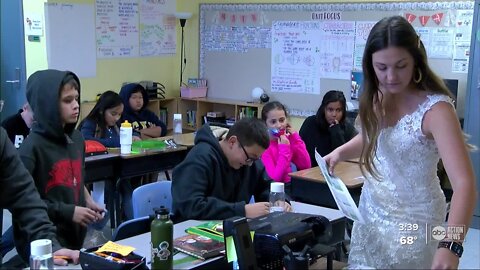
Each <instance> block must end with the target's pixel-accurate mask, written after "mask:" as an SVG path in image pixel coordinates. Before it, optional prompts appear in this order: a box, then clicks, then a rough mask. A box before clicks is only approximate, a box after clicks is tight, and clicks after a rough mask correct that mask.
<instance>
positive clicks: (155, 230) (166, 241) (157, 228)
mask: <svg viewBox="0 0 480 270" xmlns="http://www.w3.org/2000/svg"><path fill="white" fill-rule="evenodd" d="M150 232H151V237H152V238H151V254H152V270H159V269H161V270H170V269H173V222H172V221H171V220H170V213H169V211H168V208H165V207H164V206H162V207H160V208H155V219H154V220H153V221H152V224H151V225H150Z"/></svg>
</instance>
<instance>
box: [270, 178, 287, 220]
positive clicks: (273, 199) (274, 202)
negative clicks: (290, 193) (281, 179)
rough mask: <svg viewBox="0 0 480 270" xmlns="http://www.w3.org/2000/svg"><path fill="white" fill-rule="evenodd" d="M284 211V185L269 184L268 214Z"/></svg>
mask: <svg viewBox="0 0 480 270" xmlns="http://www.w3.org/2000/svg"><path fill="white" fill-rule="evenodd" d="M284 210H285V185H284V184H283V183H278V182H272V183H270V213H272V212H283V211H284Z"/></svg>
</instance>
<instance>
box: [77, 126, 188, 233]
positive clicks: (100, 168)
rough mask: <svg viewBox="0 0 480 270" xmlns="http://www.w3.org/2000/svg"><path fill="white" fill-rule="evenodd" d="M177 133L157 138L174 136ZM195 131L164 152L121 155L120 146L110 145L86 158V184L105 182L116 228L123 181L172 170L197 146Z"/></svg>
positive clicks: (111, 217) (182, 136)
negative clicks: (101, 153)
mask: <svg viewBox="0 0 480 270" xmlns="http://www.w3.org/2000/svg"><path fill="white" fill-rule="evenodd" d="M171 138H173V136H166V137H160V138H157V140H166V139H171ZM194 138H195V134H194V133H186V134H181V135H180V136H176V137H175V139H176V141H177V144H178V145H179V146H178V147H177V148H168V149H166V150H162V151H146V152H143V153H139V154H128V155H121V154H120V150H119V149H118V148H110V149H109V150H108V151H109V153H108V154H105V155H98V156H91V157H86V158H85V183H86V184H89V183H93V182H97V181H105V194H106V198H107V202H106V205H107V209H108V210H109V213H110V226H111V228H112V229H113V228H115V227H116V225H117V221H119V220H120V214H121V213H120V211H116V210H117V209H120V202H119V194H118V186H119V185H120V183H121V181H124V180H125V179H129V178H131V177H135V176H140V175H144V174H148V173H152V172H158V171H164V170H169V169H172V168H173V167H175V166H176V165H177V164H178V163H180V162H181V161H183V159H184V158H185V156H186V155H187V153H188V150H189V149H191V148H192V147H193V145H194V143H193V142H194Z"/></svg>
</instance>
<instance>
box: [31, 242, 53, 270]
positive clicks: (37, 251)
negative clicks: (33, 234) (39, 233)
mask: <svg viewBox="0 0 480 270" xmlns="http://www.w3.org/2000/svg"><path fill="white" fill-rule="evenodd" d="M40 269H42V270H43V269H48V270H50V269H51V270H53V254H52V241H51V240H49V239H40V240H35V241H32V242H31V243H30V270H40Z"/></svg>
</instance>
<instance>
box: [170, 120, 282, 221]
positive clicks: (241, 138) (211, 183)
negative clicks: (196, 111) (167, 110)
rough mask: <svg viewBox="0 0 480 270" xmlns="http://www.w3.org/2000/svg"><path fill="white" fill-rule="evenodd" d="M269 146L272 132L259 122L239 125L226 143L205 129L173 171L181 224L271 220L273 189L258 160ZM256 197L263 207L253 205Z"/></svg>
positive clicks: (175, 208) (175, 203) (177, 217)
mask: <svg viewBox="0 0 480 270" xmlns="http://www.w3.org/2000/svg"><path fill="white" fill-rule="evenodd" d="M269 144H270V138H269V135H268V132H267V127H266V126H265V123H263V122H262V121H261V120H259V119H257V118H244V119H242V120H239V121H237V122H236V123H235V125H233V126H232V127H231V128H230V130H229V131H228V134H227V136H226V138H225V139H223V140H222V141H220V142H219V141H218V140H217V138H216V137H215V136H214V135H213V133H212V131H211V130H210V126H209V125H208V124H205V125H203V127H202V128H201V129H200V130H198V132H197V134H196V136H195V146H194V147H193V148H192V150H190V152H189V153H188V155H187V157H186V158H185V160H184V161H183V162H182V163H180V164H179V165H177V166H176V167H175V168H174V170H173V180H172V196H173V213H174V217H175V221H176V222H180V221H183V220H187V219H197V220H213V219H217V220H218V219H226V218H230V217H233V216H245V217H247V218H254V217H258V216H261V215H265V214H268V213H269V210H270V208H269V203H268V194H269V189H270V186H269V185H270V184H269V182H268V181H266V180H265V179H264V178H263V177H264V175H265V168H264V166H263V164H262V163H261V161H259V160H258V159H259V158H260V156H261V155H262V153H263V152H264V151H265V149H266V148H267V147H268V146H269ZM252 195H253V196H254V197H255V201H257V203H254V204H248V202H249V201H250V198H251V196H252ZM287 207H288V209H287V210H289V208H290V206H289V205H288V206H287Z"/></svg>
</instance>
